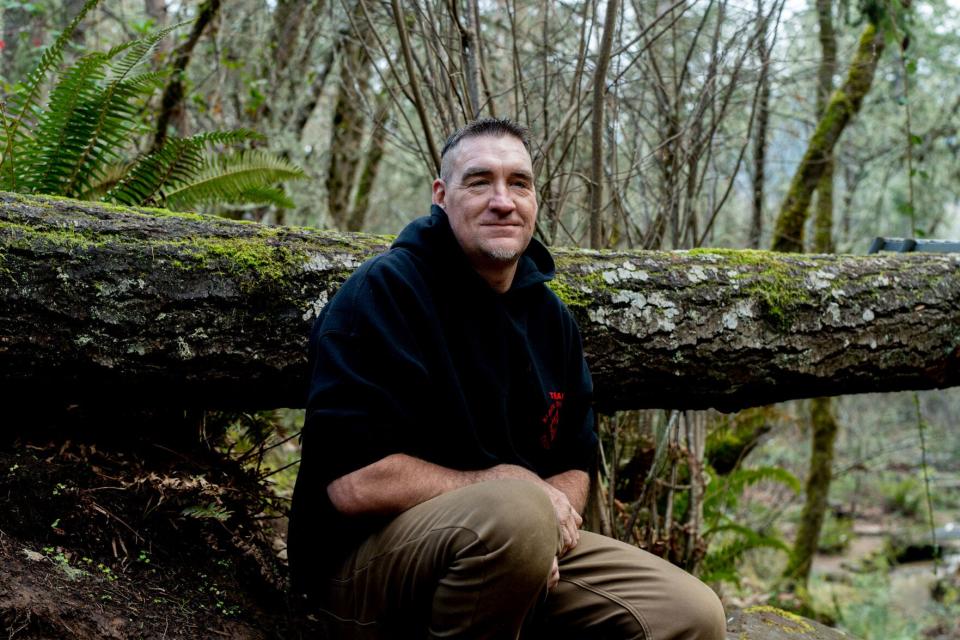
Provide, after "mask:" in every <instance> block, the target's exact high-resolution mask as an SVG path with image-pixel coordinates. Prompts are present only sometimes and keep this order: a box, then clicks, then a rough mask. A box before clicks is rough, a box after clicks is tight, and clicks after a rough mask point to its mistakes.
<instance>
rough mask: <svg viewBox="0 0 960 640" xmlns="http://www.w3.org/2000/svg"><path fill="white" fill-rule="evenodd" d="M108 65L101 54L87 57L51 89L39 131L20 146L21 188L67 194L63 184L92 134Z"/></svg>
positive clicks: (37, 129)
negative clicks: (94, 110)
mask: <svg viewBox="0 0 960 640" xmlns="http://www.w3.org/2000/svg"><path fill="white" fill-rule="evenodd" d="M105 64H106V58H105V57H104V56H103V55H102V54H96V53H94V54H90V55H87V56H84V57H83V58H81V59H80V60H79V61H77V63H76V64H74V65H73V66H71V67H70V69H68V70H67V71H65V72H64V73H63V75H62V76H61V78H60V81H59V82H58V83H57V85H56V86H55V87H54V88H53V90H52V91H51V93H50V98H49V100H48V103H47V108H46V110H45V111H44V112H43V114H42V115H41V116H40V118H39V124H38V126H37V128H36V133H35V134H34V136H33V137H32V139H30V140H29V141H26V142H25V143H24V144H23V145H22V146H21V147H20V155H21V157H22V158H23V159H24V161H23V162H22V163H21V171H20V174H21V175H20V182H21V185H22V187H21V188H22V190H24V191H30V192H35V193H51V194H57V195H67V194H66V193H65V191H64V188H63V187H64V183H65V182H66V180H67V178H68V177H69V175H70V173H71V172H72V167H73V166H74V164H75V162H76V158H77V156H78V155H79V154H80V153H82V150H83V146H84V143H85V141H86V140H87V139H88V138H89V136H90V135H91V131H92V125H93V123H92V122H91V114H90V111H91V105H93V104H95V103H96V102H97V101H98V99H99V94H100V89H99V87H98V84H97V81H98V80H100V79H102V78H103V69H104V66H105Z"/></svg>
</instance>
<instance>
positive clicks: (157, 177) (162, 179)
mask: <svg viewBox="0 0 960 640" xmlns="http://www.w3.org/2000/svg"><path fill="white" fill-rule="evenodd" d="M202 151H203V147H202V145H201V144H199V143H198V142H197V141H196V140H194V139H192V138H169V139H167V141H166V143H165V144H164V145H163V146H162V147H160V148H159V149H156V150H154V151H152V152H151V153H149V154H147V155H146V156H144V157H142V158H140V159H139V160H138V161H137V163H136V164H135V165H134V166H133V168H132V169H131V170H130V173H129V174H127V176H126V177H125V178H124V179H123V180H122V181H121V182H120V183H119V184H118V185H117V186H116V187H115V188H113V189H111V190H110V192H109V193H107V195H106V197H105V198H104V199H105V200H108V201H112V202H118V203H120V204H126V205H160V204H162V202H163V194H162V191H161V190H162V188H163V187H164V185H166V184H167V183H176V182H178V181H185V180H186V179H188V178H189V177H190V176H193V175H196V174H197V173H198V172H199V171H200V170H201V169H202V168H203V153H202Z"/></svg>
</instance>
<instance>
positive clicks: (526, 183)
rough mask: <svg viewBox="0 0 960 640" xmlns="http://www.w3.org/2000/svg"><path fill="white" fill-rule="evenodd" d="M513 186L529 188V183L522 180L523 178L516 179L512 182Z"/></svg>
mask: <svg viewBox="0 0 960 640" xmlns="http://www.w3.org/2000/svg"><path fill="white" fill-rule="evenodd" d="M513 186H515V187H517V188H518V189H529V188H530V183H528V182H524V181H523V180H518V181H517V182H514V183H513Z"/></svg>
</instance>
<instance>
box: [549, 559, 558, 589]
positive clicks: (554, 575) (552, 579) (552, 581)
mask: <svg viewBox="0 0 960 640" xmlns="http://www.w3.org/2000/svg"><path fill="white" fill-rule="evenodd" d="M559 583H560V561H559V560H558V559H557V557H556V556H554V557H553V566H551V567H550V575H548V576H547V591H553V588H554V587H555V586H557V584H559Z"/></svg>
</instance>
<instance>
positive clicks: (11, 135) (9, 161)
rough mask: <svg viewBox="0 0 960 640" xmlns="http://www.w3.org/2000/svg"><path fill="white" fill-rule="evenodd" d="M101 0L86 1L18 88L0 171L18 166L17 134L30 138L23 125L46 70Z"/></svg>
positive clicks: (34, 104)
mask: <svg viewBox="0 0 960 640" xmlns="http://www.w3.org/2000/svg"><path fill="white" fill-rule="evenodd" d="M99 2H100V0H87V2H85V3H84V5H83V7H81V9H80V12H79V13H78V14H77V15H76V16H75V17H74V19H73V20H71V21H70V24H68V25H67V27H66V28H65V29H64V30H63V31H62V32H61V33H60V35H59V36H57V39H56V40H55V41H54V42H53V44H52V45H50V46H49V47H47V49H46V51H44V52H43V55H41V56H40V62H39V63H38V64H37V66H36V67H35V68H34V69H33V70H32V71H31V72H30V74H29V75H28V76H27V79H26V80H25V81H24V82H23V84H22V85H20V86H19V87H18V90H17V93H16V94H15V96H14V98H13V101H12V102H13V105H14V106H15V108H16V114H15V115H14V117H13V120H12V122H11V123H10V125H9V128H8V129H7V131H6V134H7V136H6V137H7V139H6V145H5V146H4V153H3V157H2V158H0V174H3V173H12V171H11V169H10V167H12V166H14V165H15V161H16V158H15V154H16V151H17V150H16V146H17V145H16V141H17V140H18V136H22V137H26V138H29V137H30V136H29V133H25V132H21V127H22V126H24V125H25V124H28V123H29V122H31V121H32V118H30V117H29V116H33V115H36V112H37V110H38V106H37V100H38V98H39V96H40V88H41V87H42V86H43V82H44V80H46V77H47V72H49V71H50V69H52V68H54V67H55V66H56V65H58V64H59V63H60V60H61V59H62V58H63V50H64V48H65V47H66V46H67V43H68V42H69V41H70V38H72V37H73V34H74V32H75V31H76V30H77V27H78V26H79V25H80V22H81V21H82V20H83V19H84V17H86V15H87V14H88V13H89V12H90V11H91V10H92V9H93V8H94V7H95V6H97V4H99ZM11 179H12V176H11Z"/></svg>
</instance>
